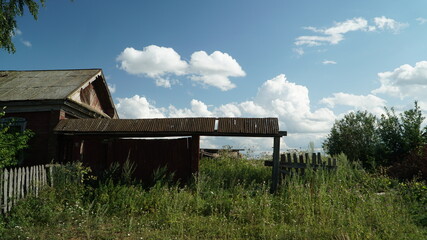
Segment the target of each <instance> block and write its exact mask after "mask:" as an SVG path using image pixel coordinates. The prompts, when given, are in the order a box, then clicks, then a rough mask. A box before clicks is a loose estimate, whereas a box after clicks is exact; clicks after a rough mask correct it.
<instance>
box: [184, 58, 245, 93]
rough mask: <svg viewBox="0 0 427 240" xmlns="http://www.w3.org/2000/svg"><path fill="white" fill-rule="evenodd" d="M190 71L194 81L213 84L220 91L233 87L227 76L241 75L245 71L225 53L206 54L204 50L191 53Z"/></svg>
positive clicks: (243, 74)
mask: <svg viewBox="0 0 427 240" xmlns="http://www.w3.org/2000/svg"><path fill="white" fill-rule="evenodd" d="M190 71H191V72H192V73H193V74H195V75H193V76H191V79H192V80H194V81H200V82H201V83H203V84H207V85H211V86H215V87H217V88H219V89H221V90H222V91H227V90H230V89H232V88H235V87H236V85H234V84H233V83H232V82H231V81H230V80H229V77H243V76H245V75H246V73H245V72H244V71H243V70H242V68H241V67H240V65H239V64H238V63H237V61H236V60H235V59H233V58H232V57H231V56H230V55H228V54H227V53H222V52H220V51H215V52H213V53H212V54H210V55H208V54H207V53H206V52H204V51H198V52H194V53H193V54H192V55H191V60H190Z"/></svg>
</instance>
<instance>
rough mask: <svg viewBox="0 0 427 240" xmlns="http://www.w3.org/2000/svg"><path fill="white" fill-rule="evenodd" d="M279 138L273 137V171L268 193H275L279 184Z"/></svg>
mask: <svg viewBox="0 0 427 240" xmlns="http://www.w3.org/2000/svg"><path fill="white" fill-rule="evenodd" d="M279 156H280V137H274V145H273V170H272V174H271V180H272V181H271V188H270V192H271V193H275V192H276V191H277V186H278V184H279V174H280V166H279V164H280V162H279Z"/></svg>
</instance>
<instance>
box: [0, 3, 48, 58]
mask: <svg viewBox="0 0 427 240" xmlns="http://www.w3.org/2000/svg"><path fill="white" fill-rule="evenodd" d="M39 2H40V3H38V2H37V1H34V0H0V49H1V48H2V49H5V50H6V51H8V52H9V53H15V51H16V49H15V45H14V44H13V42H12V37H13V36H14V35H15V30H16V27H17V24H16V19H15V18H16V16H22V15H23V14H24V7H25V6H27V8H28V10H29V11H30V13H31V15H32V16H33V17H34V19H35V20H37V16H38V12H39V7H40V5H41V6H44V3H45V0H39Z"/></svg>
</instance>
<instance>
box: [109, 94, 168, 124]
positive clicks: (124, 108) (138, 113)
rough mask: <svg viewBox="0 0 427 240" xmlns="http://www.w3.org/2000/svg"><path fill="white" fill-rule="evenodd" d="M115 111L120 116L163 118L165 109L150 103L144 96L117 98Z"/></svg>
mask: <svg viewBox="0 0 427 240" xmlns="http://www.w3.org/2000/svg"><path fill="white" fill-rule="evenodd" d="M117 101H118V103H117V104H116V108H117V111H118V113H119V116H120V117H121V118H164V117H166V115H164V114H163V112H164V111H165V110H164V109H162V108H157V107H156V106H155V105H153V104H151V103H150V102H149V101H148V100H147V99H146V98H145V97H140V96H139V95H135V96H133V97H131V98H117Z"/></svg>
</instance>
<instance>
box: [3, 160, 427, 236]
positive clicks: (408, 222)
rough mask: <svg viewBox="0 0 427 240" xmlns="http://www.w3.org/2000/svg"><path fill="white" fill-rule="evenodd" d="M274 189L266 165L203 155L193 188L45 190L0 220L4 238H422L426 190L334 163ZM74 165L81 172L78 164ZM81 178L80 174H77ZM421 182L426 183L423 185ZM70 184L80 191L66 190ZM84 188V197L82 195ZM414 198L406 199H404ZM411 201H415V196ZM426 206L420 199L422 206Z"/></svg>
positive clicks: (103, 185)
mask: <svg viewBox="0 0 427 240" xmlns="http://www.w3.org/2000/svg"><path fill="white" fill-rule="evenodd" d="M338 160H339V163H340V165H339V168H338V169H337V171H335V172H329V171H317V172H314V171H306V174H305V175H304V176H301V175H293V176H291V177H288V178H286V179H284V180H283V183H282V185H280V188H279V192H278V193H277V194H274V195H273V194H270V193H269V179H270V177H271V168H267V167H264V166H263V162H262V161H254V160H245V159H233V158H226V157H224V158H221V159H218V160H216V159H203V160H202V162H201V166H200V169H201V171H200V173H199V174H198V175H197V176H195V181H194V182H193V183H192V184H190V185H187V186H179V185H173V184H172V185H171V184H162V183H158V184H155V185H154V186H152V187H151V188H149V189H144V188H143V187H142V186H141V185H139V184H130V185H126V184H122V183H119V184H116V183H114V182H112V181H109V182H103V183H101V184H100V185H99V186H98V187H96V188H88V187H85V186H84V185H82V184H81V183H80V182H78V181H77V182H76V184H70V183H68V186H67V187H65V186H59V185H58V186H56V187H55V188H50V187H49V188H46V189H44V190H43V191H41V196H40V198H39V199H36V198H27V199H25V200H23V201H21V202H19V204H18V205H17V206H16V207H15V208H13V210H12V212H11V213H10V214H9V215H8V216H5V217H4V218H3V219H0V236H2V238H3V239H25V238H29V239H415V240H416V239H426V237H427V231H426V230H427V229H426V227H425V225H422V224H420V223H421V222H420V221H418V218H416V216H415V215H414V214H415V213H414V212H413V211H412V210H415V209H412V208H410V206H409V204H407V203H406V202H405V201H407V199H408V198H411V199H413V201H414V202H420V201H418V200H417V199H419V197H418V196H421V197H420V199H422V196H425V193H424V192H423V191H424V190H423V187H422V186H420V185H418V183H415V182H414V187H412V186H411V187H406V186H403V185H402V186H400V185H398V184H395V183H393V182H392V181H391V180H390V179H389V178H387V177H385V176H382V175H372V174H370V173H367V172H365V171H364V170H363V169H362V168H361V167H359V166H357V165H354V164H352V163H349V162H348V161H346V159H345V157H343V156H342V155H341V156H339V157H338ZM76 169H78V168H76ZM77 175H79V174H77ZM424 186H425V185H424ZM70 187H74V188H76V189H81V190H80V191H69V190H67V189H69V188H70ZM81 191H83V192H84V194H81ZM407 197H408V198H407ZM411 201H412V200H411ZM420 203H421V202H420Z"/></svg>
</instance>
